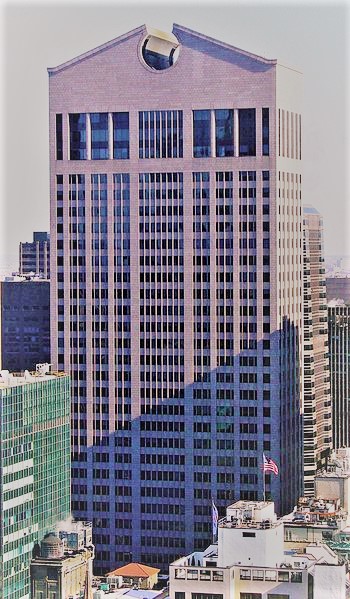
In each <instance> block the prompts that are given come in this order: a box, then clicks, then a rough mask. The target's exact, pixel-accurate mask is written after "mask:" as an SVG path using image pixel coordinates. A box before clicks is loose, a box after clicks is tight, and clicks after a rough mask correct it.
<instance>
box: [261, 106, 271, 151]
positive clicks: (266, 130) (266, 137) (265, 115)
mask: <svg viewBox="0 0 350 599" xmlns="http://www.w3.org/2000/svg"><path fill="white" fill-rule="evenodd" d="M262 153H263V156H269V154H270V123H269V109H268V108H263V109H262Z"/></svg>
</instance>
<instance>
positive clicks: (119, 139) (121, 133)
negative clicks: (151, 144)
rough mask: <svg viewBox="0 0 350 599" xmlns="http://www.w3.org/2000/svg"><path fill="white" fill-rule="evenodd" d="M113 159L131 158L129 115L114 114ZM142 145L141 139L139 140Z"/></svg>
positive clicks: (125, 113) (124, 113) (123, 113)
mask: <svg viewBox="0 0 350 599" xmlns="http://www.w3.org/2000/svg"><path fill="white" fill-rule="evenodd" d="M140 114H141V113H140ZM112 116H113V158H116V159H117V160H126V159H128V158H129V113H128V112H114V113H113V115H112ZM139 141H140V143H141V139H140V140H139Z"/></svg>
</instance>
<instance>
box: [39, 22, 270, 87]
mask: <svg viewBox="0 0 350 599" xmlns="http://www.w3.org/2000/svg"><path fill="white" fill-rule="evenodd" d="M143 32H147V27H146V25H141V26H140V27H136V29H132V30H131V31H128V32H127V33H124V34H123V35H120V36H118V37H116V38H114V39H112V40H110V41H109V42H105V43H104V44H101V45H100V46H97V47H96V48H93V49H92V50H88V51H87V52H84V53H83V54H79V56H76V57H75V58H72V59H71V60H68V61H66V62H64V63H62V64H60V65H58V66H56V67H48V69H47V71H48V74H49V76H50V75H54V74H56V73H59V72H60V71H63V70H65V69H67V68H69V67H71V66H73V65H75V64H78V63H80V62H83V61H84V60H86V59H88V58H91V57H92V56H96V55H97V54H99V53H100V52H103V51H104V50H107V49H109V48H113V46H116V45H118V44H120V43H121V42H123V41H125V40H127V39H129V38H130V37H133V36H135V35H138V34H140V33H143ZM176 32H179V33H181V32H183V33H186V34H188V35H191V36H193V37H196V38H199V39H201V40H203V41H206V42H209V43H210V44H215V45H216V46H219V47H220V48H225V49H226V50H229V51H231V52H232V51H234V52H238V53H239V54H241V55H242V56H245V57H247V58H249V59H251V60H255V61H256V62H259V63H262V64H265V65H271V66H273V65H276V64H277V60H276V59H269V58H264V57H263V56H259V55H258V54H253V53H252V52H247V51H246V50H242V49H241V48H237V47H236V46H232V45H231V44H227V43H226V42H222V41H220V40H217V39H215V38H213V37H210V36H208V35H204V34H203V33H199V32H198V31H194V30H193V29H189V28H188V27H184V26H183V25H179V24H177V23H174V24H173V29H172V33H173V34H174V35H175V36H176Z"/></svg>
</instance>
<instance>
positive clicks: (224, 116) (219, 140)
mask: <svg viewBox="0 0 350 599" xmlns="http://www.w3.org/2000/svg"><path fill="white" fill-rule="evenodd" d="M215 143H216V145H215V151H216V156H218V157H220V156H233V155H234V147H233V110H215Z"/></svg>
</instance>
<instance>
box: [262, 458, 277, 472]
mask: <svg viewBox="0 0 350 599" xmlns="http://www.w3.org/2000/svg"><path fill="white" fill-rule="evenodd" d="M263 460H264V463H263V471H264V472H273V473H274V474H276V476H277V475H278V466H277V464H276V463H275V462H274V461H273V460H271V458H267V457H266V455H265V454H264V453H263Z"/></svg>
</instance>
